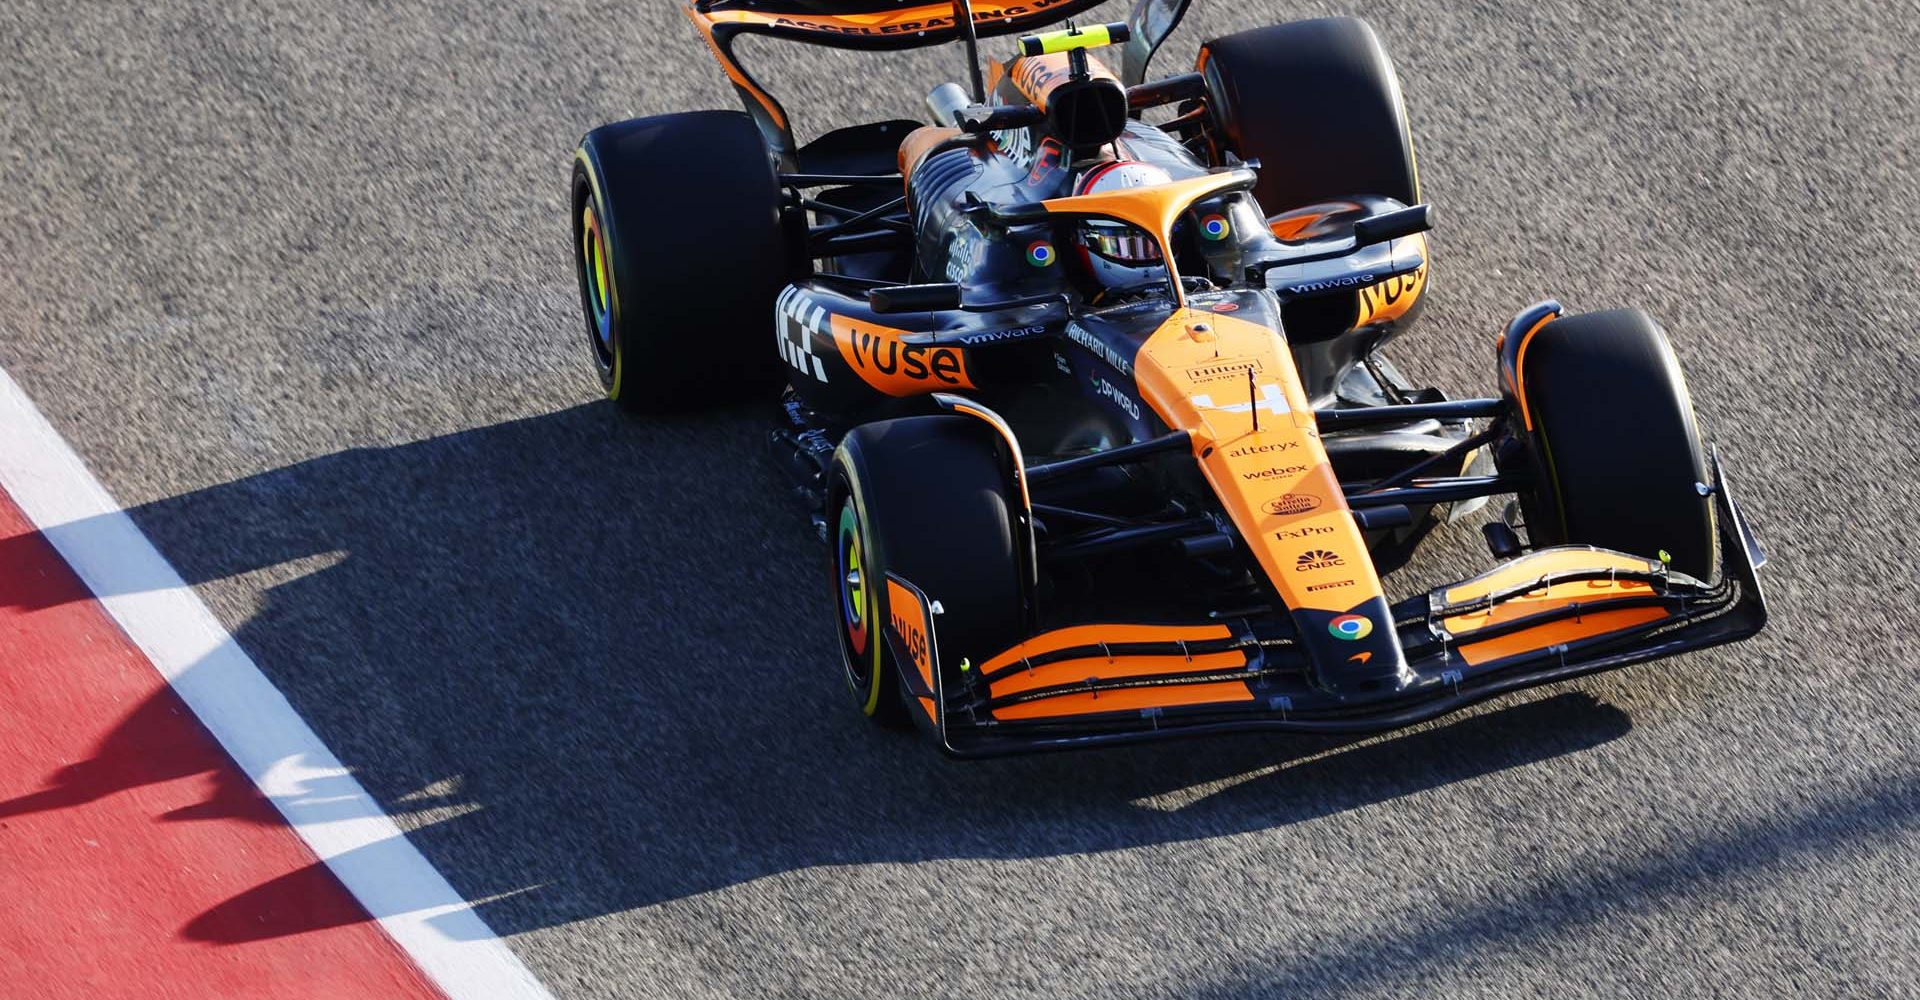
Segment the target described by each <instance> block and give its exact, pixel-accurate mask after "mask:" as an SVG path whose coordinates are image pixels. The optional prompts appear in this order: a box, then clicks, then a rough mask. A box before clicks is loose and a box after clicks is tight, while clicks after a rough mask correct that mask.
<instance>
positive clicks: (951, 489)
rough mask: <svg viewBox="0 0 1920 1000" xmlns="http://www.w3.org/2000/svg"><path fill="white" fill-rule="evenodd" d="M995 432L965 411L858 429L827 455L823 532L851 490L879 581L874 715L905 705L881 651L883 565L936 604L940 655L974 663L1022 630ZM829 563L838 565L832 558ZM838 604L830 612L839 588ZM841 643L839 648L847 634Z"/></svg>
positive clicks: (886, 715) (864, 694)
mask: <svg viewBox="0 0 1920 1000" xmlns="http://www.w3.org/2000/svg"><path fill="white" fill-rule="evenodd" d="M992 435H993V432H992V430H991V429H990V428H988V427H986V426H985V425H983V424H982V423H980V422H979V421H977V420H974V419H972V418H970V417H960V416H932V417H908V418H903V419H900V420H888V421H880V422H877V423H872V424H866V425H863V426H861V427H858V428H855V429H854V430H853V431H852V432H851V433H849V434H848V435H847V438H846V439H845V440H844V441H843V442H842V443H841V446H840V449H839V451H838V452H837V453H836V454H835V457H834V467H833V474H832V476H833V478H832V483H831V486H830V488H829V491H828V504H827V510H828V517H829V534H830V535H833V534H834V533H835V532H836V531H837V523H836V522H837V519H838V517H839V512H840V509H841V504H842V502H843V501H844V499H845V498H846V497H847V496H848V495H851V496H852V497H853V498H854V501H855V504H856V509H857V510H858V512H859V519H860V530H861V531H862V532H863V535H864V539H863V542H862V546H863V548H864V549H865V566H866V572H867V573H869V574H871V575H872V578H873V579H874V580H875V581H876V583H875V585H874V586H875V588H876V590H875V592H876V593H877V595H878V597H877V600H876V601H875V604H876V606H877V609H878V612H877V613H878V621H877V622H876V623H874V625H873V626H872V629H873V635H874V639H873V640H872V641H878V642H880V643H881V645H882V649H883V656H882V665H881V669H880V670H879V671H878V674H879V676H878V677H877V678H874V679H873V680H872V683H877V684H878V685H880V686H881V690H880V692H879V698H878V705H879V709H880V710H879V711H876V712H874V713H871V714H873V715H874V717H875V718H876V719H877V720H879V721H883V722H898V721H901V720H903V719H904V718H906V712H907V708H906V702H905V699H904V698H902V697H901V695H900V692H899V676H898V671H899V670H901V669H904V668H903V667H902V665H901V664H899V663H897V662H895V660H894V658H893V656H892V655H891V653H890V652H889V651H884V648H885V641H884V626H885V623H886V622H888V621H890V620H891V618H892V609H891V608H890V607H889V602H888V590H887V587H886V585H885V580H886V574H888V573H893V574H897V575H899V576H900V577H901V578H903V579H905V580H907V581H909V582H911V583H913V584H914V585H915V586H916V587H919V588H920V589H921V591H922V592H924V593H926V594H927V596H928V597H929V598H931V599H933V600H936V601H939V602H940V604H941V606H942V609H943V613H942V614H941V615H940V616H939V617H938V619H936V621H935V636H936V640H937V642H938V644H939V652H940V659H941V661H942V662H944V663H957V662H958V660H959V658H960V657H963V656H964V657H968V658H971V659H973V660H975V661H979V660H981V659H984V658H985V657H987V656H990V655H992V654H994V653H998V652H1001V651H1002V650H1004V649H1006V648H1008V647H1010V646H1012V645H1013V644H1014V643H1016V642H1018V641H1019V640H1020V639H1021V638H1023V636H1022V635H1021V631H1022V627H1023V618H1022V614H1021V611H1022V607H1023V605H1022V593H1021V586H1020V570H1019V564H1018V560H1017V558H1016V556H1015V552H1014V530H1013V525H1012V517H1011V514H1012V504H1013V502H1014V501H1013V499H1012V488H1013V484H1012V483H1011V481H1010V479H1009V477H1008V475H1007V472H1006V467H1005V465H1004V457H1003V456H1002V455H1001V454H1000V453H999V450H998V447H997V445H996V443H995V439H994V438H993V436H992ZM836 544H837V542H836ZM834 558H836V557H833V556H830V560H831V559H834ZM829 565H830V566H833V567H835V568H836V570H837V562H830V563H829ZM834 582H835V586H836V587H837V586H838V581H837V580H836V581H834ZM834 606H835V609H836V614H838V613H839V612H838V608H839V596H838V590H837V589H836V591H835V603H834ZM835 625H836V628H840V627H841V626H840V623H839V622H837V621H836V623H835ZM840 645H841V649H842V652H843V656H844V655H845V651H846V648H847V644H846V642H845V640H844V638H843V639H841V641H840ZM843 665H844V664H843ZM847 673H848V675H849V676H850V677H851V676H852V674H853V672H852V671H851V670H848V671H847ZM852 693H853V695H854V697H855V699H856V701H857V702H859V703H861V704H862V705H864V704H866V703H867V702H868V701H869V700H870V699H872V698H873V696H874V691H873V689H872V688H871V687H856V688H855V689H854V690H853V692H852Z"/></svg>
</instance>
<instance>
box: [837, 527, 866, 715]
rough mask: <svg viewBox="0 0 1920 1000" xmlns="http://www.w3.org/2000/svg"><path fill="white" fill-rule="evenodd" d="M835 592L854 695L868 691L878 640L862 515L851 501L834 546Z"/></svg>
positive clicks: (848, 672)
mask: <svg viewBox="0 0 1920 1000" xmlns="http://www.w3.org/2000/svg"><path fill="white" fill-rule="evenodd" d="M833 552H834V560H833V570H834V590H835V592H836V593H837V594H838V595H839V598H840V601H839V603H840V638H841V642H843V643H845V644H846V649H847V656H846V666H847V683H848V684H850V685H851V686H852V687H853V689H854V691H855V692H861V691H865V690H866V688H867V686H868V685H869V683H870V682H871V669H870V666H869V663H868V660H869V658H870V653H871V652H872V649H873V646H874V644H875V643H876V642H877V637H876V636H875V635H874V634H873V622H872V616H873V609H874V601H873V595H872V592H871V589H870V588H871V587H872V586H873V581H872V580H871V579H870V578H869V576H868V568H869V563H868V561H867V558H866V551H865V548H864V546H863V545H862V544H861V541H860V514H859V511H857V510H856V509H855V508H854V503H853V498H852V497H848V498H847V500H846V502H845V503H843V504H842V505H841V507H840V522H839V526H838V530H837V532H836V535H835V540H834V546H833Z"/></svg>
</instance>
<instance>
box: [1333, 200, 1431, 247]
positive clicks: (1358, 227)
mask: <svg viewBox="0 0 1920 1000" xmlns="http://www.w3.org/2000/svg"><path fill="white" fill-rule="evenodd" d="M1432 228H1433V206H1432V205H1415V206H1413V207H1412V208H1403V209H1400V210H1399V211H1397V212H1387V213H1385V214H1384V215H1376V216H1373V217H1371V218H1366V219H1361V220H1360V221H1359V222H1356V223H1354V224H1353V245H1354V246H1356V247H1364V246H1372V245H1373V244H1375V243H1385V242H1387V241H1388V240H1397V239H1399V238H1400V237H1402V236H1412V235H1413V234H1415V233H1424V232H1426V231H1427V230H1429V229H1432Z"/></svg>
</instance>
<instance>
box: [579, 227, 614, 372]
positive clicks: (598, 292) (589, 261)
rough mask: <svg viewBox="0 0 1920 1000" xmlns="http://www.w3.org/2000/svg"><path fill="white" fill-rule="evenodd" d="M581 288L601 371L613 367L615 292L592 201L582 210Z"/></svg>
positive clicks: (604, 244)
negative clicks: (603, 368) (602, 368)
mask: <svg viewBox="0 0 1920 1000" xmlns="http://www.w3.org/2000/svg"><path fill="white" fill-rule="evenodd" d="M579 255H580V284H581V297H582V298H584V299H585V300H586V305H587V325H588V328H589V332H590V333H591V334H592V337H593V349H594V352H595V353H596V354H598V355H599V358H600V364H601V366H602V367H609V368H610V367H612V365H613V292H612V282H611V276H610V275H609V273H608V270H607V242H606V238H605V236H603V235H602V234H601V232H600V217H599V215H598V214H597V213H595V212H594V210H593V202H592V201H591V200H589V201H588V202H587V203H586V204H585V205H584V206H582V207H581V209H580V248H579Z"/></svg>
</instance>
